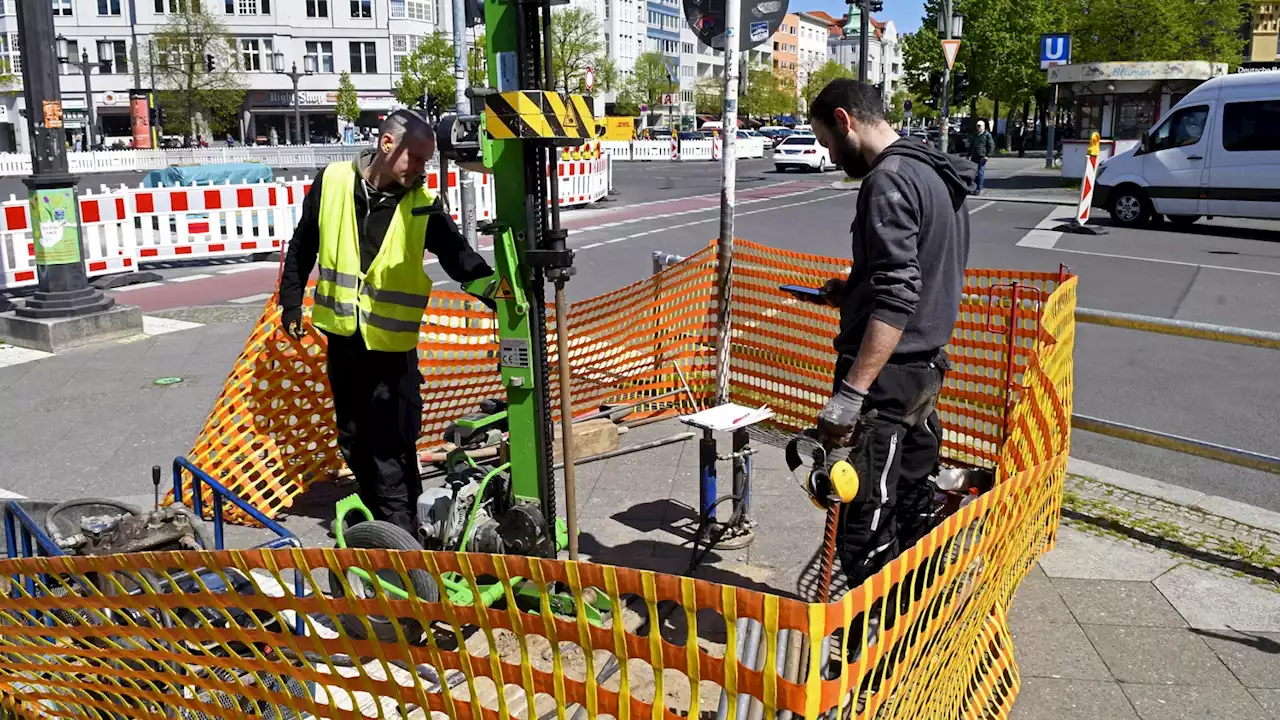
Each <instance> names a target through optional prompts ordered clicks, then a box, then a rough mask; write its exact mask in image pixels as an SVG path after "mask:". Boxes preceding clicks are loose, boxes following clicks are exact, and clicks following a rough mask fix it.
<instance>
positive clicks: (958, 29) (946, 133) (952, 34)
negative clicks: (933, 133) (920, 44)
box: [938, 0, 964, 153]
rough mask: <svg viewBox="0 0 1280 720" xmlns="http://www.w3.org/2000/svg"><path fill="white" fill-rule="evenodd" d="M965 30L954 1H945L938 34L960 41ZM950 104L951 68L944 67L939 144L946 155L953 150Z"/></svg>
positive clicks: (939, 20)
mask: <svg viewBox="0 0 1280 720" xmlns="http://www.w3.org/2000/svg"><path fill="white" fill-rule="evenodd" d="M963 30H964V16H963V15H961V14H960V13H958V12H956V11H955V9H954V6H953V4H952V0H944V2H943V6H942V14H941V15H939V16H938V33H939V34H940V35H942V36H943V37H944V38H946V39H947V40H959V39H960V35H961V34H962V32H963ZM950 102H951V68H950V67H944V68H943V69H942V102H941V103H940V104H939V107H940V108H941V110H940V111H939V115H941V116H942V127H940V128H938V144H939V145H941V146H942V152H944V153H945V152H948V151H949V150H950V149H951V146H950V142H951V139H950V136H951V123H950V122H949V121H948V114H949V108H948V104H949V103H950Z"/></svg>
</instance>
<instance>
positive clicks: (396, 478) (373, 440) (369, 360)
mask: <svg viewBox="0 0 1280 720" xmlns="http://www.w3.org/2000/svg"><path fill="white" fill-rule="evenodd" d="M326 335H328V338H329V384H330V386H331V387H332V389H333V410H334V415H335V417H336V421H337V429H338V450H339V451H340V452H341V453H342V458H343V459H344V460H346V461H347V467H349V468H351V472H352V473H354V474H355V476H356V482H357V483H358V484H359V488H360V499H361V500H363V501H364V504H365V505H367V506H368V507H369V509H370V510H371V511H373V517H374V518H375V519H377V520H386V521H388V522H392V523H395V524H396V525H399V526H400V527H402V528H404V529H406V530H408V531H409V532H410V533H411V534H415V535H416V528H415V527H414V515H415V513H416V507H417V502H418V496H419V495H421V494H422V479H421V477H420V476H419V475H418V449H417V445H418V436H419V435H421V434H422V393H421V387H422V372H421V371H420V370H419V369H418V353H417V351H415V350H410V351H408V352H380V351H377V350H370V349H368V348H366V347H365V345H364V338H362V337H361V336H360V334H359V333H356V334H355V335H354V336H352V337H342V336H340V335H332V334H328V333H326Z"/></svg>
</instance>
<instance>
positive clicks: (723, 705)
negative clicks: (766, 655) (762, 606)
mask: <svg viewBox="0 0 1280 720" xmlns="http://www.w3.org/2000/svg"><path fill="white" fill-rule="evenodd" d="M750 622H751V619H750V618H738V620H737V621H736V622H734V624H733V626H734V628H735V630H736V632H735V633H734V634H735V635H737V637H738V642H737V643H736V647H735V648H734V652H735V653H736V654H735V655H734V657H738V658H740V657H742V651H743V648H744V647H746V644H747V633H748V630H749V627H750V626H749V623H750ZM728 716H729V695H728V693H726V692H725V691H724V689H723V688H722V689H721V690H720V705H719V707H718V708H717V709H716V720H726V718H728Z"/></svg>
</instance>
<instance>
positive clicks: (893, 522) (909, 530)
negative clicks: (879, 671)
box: [835, 349, 949, 589]
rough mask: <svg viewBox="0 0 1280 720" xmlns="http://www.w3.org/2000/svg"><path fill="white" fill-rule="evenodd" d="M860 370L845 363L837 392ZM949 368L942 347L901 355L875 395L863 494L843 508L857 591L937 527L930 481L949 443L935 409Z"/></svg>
mask: <svg viewBox="0 0 1280 720" xmlns="http://www.w3.org/2000/svg"><path fill="white" fill-rule="evenodd" d="M852 367H853V358H852V357H850V356H843V357H841V358H840V360H839V361H837V363H836V380H835V384H836V386H837V387H839V384H840V382H841V381H842V380H844V378H845V377H846V376H847V375H848V373H849V370H850V369H851V368H852ZM948 367H949V365H948V363H947V355H946V352H945V351H944V350H941V349H940V350H936V351H929V352H923V353H914V354H911V355H905V356H894V357H893V358H892V359H891V360H890V361H889V363H888V364H886V365H885V366H884V369H883V370H881V371H880V375H879V376H878V377H877V378H876V381H875V382H874V383H872V385H871V388H870V391H869V392H868V393H867V399H866V401H865V402H864V404H863V407H862V418H863V420H862V423H863V430H862V431H861V434H860V435H859V437H858V440H857V443H856V444H855V446H854V449H853V452H852V454H851V456H850V460H851V461H852V462H853V466H854V469H855V470H857V471H858V479H859V490H858V496H857V498H856V499H855V500H854V501H853V502H851V503H846V504H845V505H843V506H841V518H840V526H839V532H838V535H837V542H836V545H837V548H838V549H839V552H840V564H841V566H842V567H843V568H844V572H845V575H846V576H847V577H848V579H849V588H850V589H852V588H855V587H857V586H859V585H861V584H862V583H863V582H864V581H865V580H866V579H867V578H869V577H871V576H872V575H874V574H876V572H878V571H879V570H880V568H882V567H884V565H885V564H886V563H888V562H889V561H890V560H892V559H893V558H895V557H897V556H898V553H899V552H900V551H902V550H903V549H906V548H909V547H911V546H912V545H914V544H915V542H916V541H917V540H919V539H920V538H922V537H924V536H925V535H926V534H928V532H929V531H930V530H931V529H932V525H933V517H934V512H933V503H934V497H933V496H934V491H933V484H932V483H931V482H930V481H929V478H930V476H932V475H934V474H935V473H936V472H937V469H938V451H939V449H940V448H941V442H942V427H941V425H940V423H939V422H938V413H937V411H936V410H935V409H934V407H935V405H936V404H937V399H938V393H939V391H940V390H941V389H942V379H943V377H944V376H945V374H946V371H947V369H948Z"/></svg>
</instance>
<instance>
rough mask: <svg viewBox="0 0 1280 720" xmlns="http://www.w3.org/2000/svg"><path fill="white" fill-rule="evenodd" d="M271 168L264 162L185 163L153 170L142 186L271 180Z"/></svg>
mask: <svg viewBox="0 0 1280 720" xmlns="http://www.w3.org/2000/svg"><path fill="white" fill-rule="evenodd" d="M271 180H272V175H271V168H269V167H267V166H266V165H264V164H262V163H225V164H222V165H184V166H181V167H167V168H165V169H163V170H152V171H151V172H149V173H147V174H146V175H144V176H143V177H142V187H148V188H155V187H179V186H183V185H186V186H190V185H225V184H227V183H231V184H240V183H255V182H270V181H271Z"/></svg>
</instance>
